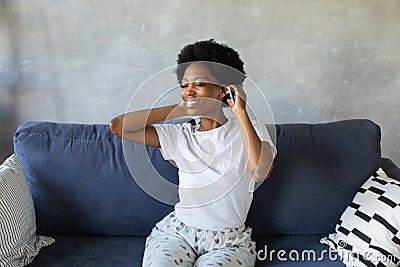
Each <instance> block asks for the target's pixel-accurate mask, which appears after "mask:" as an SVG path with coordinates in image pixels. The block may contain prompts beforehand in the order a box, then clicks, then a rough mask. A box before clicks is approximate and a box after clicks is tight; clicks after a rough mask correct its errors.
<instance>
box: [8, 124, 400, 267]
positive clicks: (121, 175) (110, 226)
mask: <svg viewBox="0 0 400 267" xmlns="http://www.w3.org/2000/svg"><path fill="white" fill-rule="evenodd" d="M276 130H277V149H278V155H277V157H276V159H275V168H274V170H273V172H272V174H271V176H270V178H269V179H268V180H267V181H265V182H264V183H263V184H262V185H261V186H260V187H259V188H258V189H257V190H256V191H255V193H254V200H253V204H252V207H251V209H250V212H249V215H248V220H247V222H246V224H247V225H248V226H250V227H252V228H253V240H254V241H256V242H257V251H258V254H259V255H258V261H257V264H256V266H344V265H343V264H342V263H341V262H340V260H339V258H338V257H337V255H336V254H329V253H323V251H325V252H327V251H328V247H327V246H324V245H321V244H320V243H319V240H320V238H322V237H323V236H326V235H327V234H328V233H331V232H333V231H334V228H335V224H336V223H337V222H338V220H339V218H340V216H341V214H342V212H343V211H344V210H345V208H346V207H347V205H348V204H350V203H351V200H352V198H353V197H354V195H355V194H356V192H357V191H358V189H359V188H360V186H361V185H362V184H363V182H364V181H365V180H366V179H367V178H368V177H369V176H370V175H371V174H372V173H374V172H375V171H376V170H377V169H378V168H379V167H380V166H381V165H382V164H383V165H384V166H383V168H384V169H385V171H387V172H389V175H390V176H392V177H397V178H398V177H400V175H399V174H400V171H399V169H398V168H397V167H396V166H395V165H394V164H393V163H392V162H391V161H390V160H388V159H385V160H383V161H382V160H381V152H380V151H381V150H380V137H381V135H380V128H379V126H378V125H376V124H375V123H373V122H371V121H369V120H364V119H352V120H345V121H337V122H330V123H320V124H279V125H276ZM14 143H15V152H16V154H17V156H18V158H19V160H20V162H21V163H22V166H23V168H24V171H25V174H26V177H27V180H28V184H29V187H30V189H31V192H32V195H33V200H34V204H35V210H36V217H37V232H38V233H39V234H43V235H48V236H52V237H54V238H55V239H56V242H55V243H54V244H53V245H51V246H50V247H47V248H44V249H42V250H41V252H40V253H39V255H38V256H37V257H36V258H35V260H34V261H33V263H32V264H31V265H30V266H32V267H39V266H40V267H44V266H54V267H57V266H60V267H61V266H68V267H70V266H96V267H99V266H141V262H142V255H143V251H144V242H145V238H146V236H147V235H148V234H149V233H150V231H151V229H152V227H153V226H154V224H155V223H156V222H158V221H159V220H161V219H162V218H163V217H164V216H165V215H166V214H168V213H169V212H170V211H172V210H173V206H171V205H168V204H164V203H161V202H160V201H157V200H155V199H154V198H152V197H150V196H149V195H147V194H146V193H145V192H144V191H143V190H142V189H141V188H140V186H139V185H138V184H137V183H136V182H135V180H134V179H132V176H131V173H130V171H129V169H128V167H127V164H126V162H125V158H124V153H123V145H122V141H121V139H120V138H118V137H116V136H114V135H113V134H112V133H111V132H110V131H109V129H108V126H107V125H88V124H66V123H51V122H28V123H24V124H22V125H21V126H20V127H19V128H18V130H17V131H16V133H15V136H14ZM129 147H130V149H132V150H143V149H144V150H145V151H147V154H148V157H149V158H150V160H151V162H152V163H153V165H154V167H155V169H156V171H154V169H153V170H151V169H149V168H148V167H147V166H144V165H143V164H142V159H141V158H139V157H138V158H137V159H135V158H131V159H129V160H130V164H129V165H130V166H131V168H132V169H133V170H134V173H135V174H134V175H142V176H143V177H142V178H144V179H147V178H148V179H151V178H152V177H151V176H154V175H156V173H159V174H161V175H162V176H163V177H168V179H170V181H171V182H173V183H177V180H178V177H177V170H176V168H175V167H174V166H173V165H171V164H170V163H169V162H168V161H165V160H164V159H163V158H162V156H161V154H160V151H159V150H158V149H155V148H151V147H144V146H142V145H138V144H134V143H131V144H129ZM279 250H283V251H284V252H280V253H281V254H279V257H278V251H279ZM294 250H295V251H296V252H293V251H294ZM291 251H292V252H291ZM335 256H336V257H335ZM335 259H336V260H335Z"/></svg>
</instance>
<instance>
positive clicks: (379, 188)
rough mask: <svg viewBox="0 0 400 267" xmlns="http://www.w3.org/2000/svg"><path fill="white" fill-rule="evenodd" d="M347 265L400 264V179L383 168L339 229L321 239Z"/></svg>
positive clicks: (359, 195)
mask: <svg viewBox="0 0 400 267" xmlns="http://www.w3.org/2000/svg"><path fill="white" fill-rule="evenodd" d="M320 242H321V243H322V244H327V245H329V246H330V247H331V248H332V249H335V250H337V252H338V254H339V256H341V258H342V261H343V263H345V264H346V266H352V267H358V266H382V267H383V266H390V267H396V266H400V182H399V181H397V180H394V179H392V178H389V177H388V176H387V175H386V173H385V172H384V171H383V170H382V169H381V168H380V169H379V170H378V171H377V172H376V173H375V174H373V175H372V176H371V177H370V178H369V179H368V180H367V181H366V182H365V183H364V184H363V185H362V187H361V188H360V190H359V191H358V192H357V194H356V195H355V197H354V199H353V201H352V203H351V204H350V205H349V206H348V207H347V209H346V210H345V211H344V213H343V214H342V216H341V217H340V220H339V222H338V224H337V225H336V232H335V233H332V234H329V235H328V236H327V237H324V238H322V239H321V240H320Z"/></svg>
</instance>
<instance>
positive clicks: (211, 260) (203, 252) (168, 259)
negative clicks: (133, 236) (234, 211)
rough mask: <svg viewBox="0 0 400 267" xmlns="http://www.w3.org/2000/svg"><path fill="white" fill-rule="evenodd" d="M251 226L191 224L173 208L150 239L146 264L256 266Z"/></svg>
mask: <svg viewBox="0 0 400 267" xmlns="http://www.w3.org/2000/svg"><path fill="white" fill-rule="evenodd" d="M251 231H252V229H251V228H249V227H245V226H242V227H240V228H232V229H230V228H226V229H223V230H219V231H212V230H202V229H196V228H192V227H189V226H187V225H185V224H184V223H183V222H181V221H179V220H178V218H176V216H175V212H174V211H173V212H171V213H170V214H168V215H167V216H166V217H165V218H164V219H162V220H161V221H160V222H158V223H157V224H156V226H155V227H154V228H153V230H152V232H151V234H150V235H149V236H148V237H147V239H146V244H145V251H144V256H143V266H146V267H147V266H164V267H171V266H185V267H192V266H195V267H200V266H229V267H234V266H240V267H245V266H247V267H253V266H254V265H255V262H256V257H257V254H256V243H255V242H254V241H251Z"/></svg>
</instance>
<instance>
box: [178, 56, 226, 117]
mask: <svg viewBox="0 0 400 267" xmlns="http://www.w3.org/2000/svg"><path fill="white" fill-rule="evenodd" d="M180 94H181V97H182V100H183V101H184V102H185V105H186V108H187V112H188V114H189V115H202V116H206V115H207V114H210V115H211V114H214V113H215V112H216V111H219V110H221V108H222V102H221V101H222V99H223V97H224V96H225V94H226V89H225V88H224V87H223V86H221V85H218V81H217V79H216V78H215V77H214V76H213V75H212V74H211V72H210V70H209V69H208V68H207V67H206V66H205V65H204V64H201V63H192V64H190V65H189V67H188V68H187V69H186V71H185V73H184V75H183V78H182V84H181V92H180Z"/></svg>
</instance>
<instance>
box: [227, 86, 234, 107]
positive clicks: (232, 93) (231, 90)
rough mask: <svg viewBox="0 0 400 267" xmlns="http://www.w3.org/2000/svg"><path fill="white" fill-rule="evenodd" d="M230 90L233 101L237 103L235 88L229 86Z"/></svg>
mask: <svg viewBox="0 0 400 267" xmlns="http://www.w3.org/2000/svg"><path fill="white" fill-rule="evenodd" d="M227 88H228V90H229V98H230V99H231V100H232V102H233V103H235V89H234V88H233V87H231V86H228V87H227Z"/></svg>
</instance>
